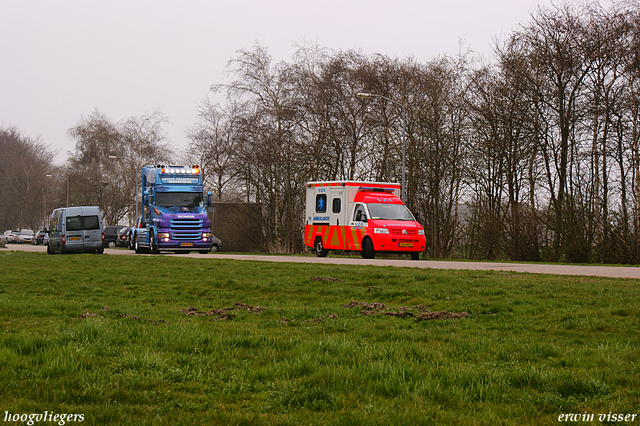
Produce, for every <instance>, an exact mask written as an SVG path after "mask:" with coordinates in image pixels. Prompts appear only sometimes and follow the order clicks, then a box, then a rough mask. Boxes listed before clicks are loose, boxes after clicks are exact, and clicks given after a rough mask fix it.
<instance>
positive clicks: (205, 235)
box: [202, 232, 213, 241]
mask: <svg viewBox="0 0 640 426" xmlns="http://www.w3.org/2000/svg"><path fill="white" fill-rule="evenodd" d="M212 235H213V234H211V232H203V233H202V239H203V240H205V241H207V240H210V239H211V236H212Z"/></svg>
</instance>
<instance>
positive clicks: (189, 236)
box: [170, 219, 202, 240]
mask: <svg viewBox="0 0 640 426" xmlns="http://www.w3.org/2000/svg"><path fill="white" fill-rule="evenodd" d="M170 226H171V239H173V240H199V239H201V238H202V233H201V230H202V219H171V223H170Z"/></svg>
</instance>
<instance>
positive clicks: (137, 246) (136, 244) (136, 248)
mask: <svg viewBox="0 0 640 426" xmlns="http://www.w3.org/2000/svg"><path fill="white" fill-rule="evenodd" d="M133 249H134V250H135V251H136V254H140V253H142V249H141V248H140V246H139V245H138V236H137V235H136V237H135V239H134V240H133Z"/></svg>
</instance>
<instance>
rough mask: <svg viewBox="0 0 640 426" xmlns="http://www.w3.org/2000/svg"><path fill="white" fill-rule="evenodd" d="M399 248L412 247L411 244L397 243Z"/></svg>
mask: <svg viewBox="0 0 640 426" xmlns="http://www.w3.org/2000/svg"><path fill="white" fill-rule="evenodd" d="M398 246H399V247H413V243H398Z"/></svg>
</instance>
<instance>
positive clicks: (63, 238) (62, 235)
mask: <svg viewBox="0 0 640 426" xmlns="http://www.w3.org/2000/svg"><path fill="white" fill-rule="evenodd" d="M62 244H64V234H62Z"/></svg>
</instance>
